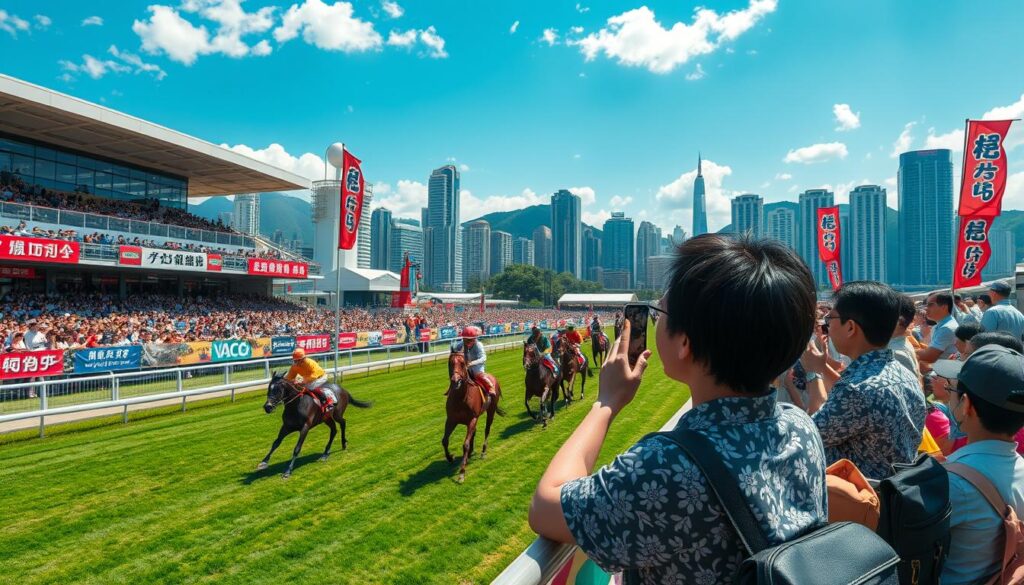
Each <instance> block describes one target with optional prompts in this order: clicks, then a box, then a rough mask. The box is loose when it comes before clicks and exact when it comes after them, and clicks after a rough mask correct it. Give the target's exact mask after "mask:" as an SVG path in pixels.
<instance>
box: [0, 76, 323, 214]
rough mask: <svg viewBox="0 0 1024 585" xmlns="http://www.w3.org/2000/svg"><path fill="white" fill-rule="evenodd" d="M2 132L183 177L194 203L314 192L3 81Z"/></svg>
mask: <svg viewBox="0 0 1024 585" xmlns="http://www.w3.org/2000/svg"><path fill="white" fill-rule="evenodd" d="M0 132H5V133H7V134H12V135H15V136H21V137H25V138H30V139H35V140H39V141H41V142H47V143H50V144H52V145H54V146H60V147H64V148H69V149H73V150H76V151H79V152H82V153H85V154H90V155H94V156H100V157H104V158H107V159H112V160H115V161H122V162H124V163H127V164H132V165H137V166H140V167H143V168H148V169H151V170H153V171H158V172H163V173H167V174H170V175H175V176H178V177H185V178H187V179H188V195H189V197H199V196H204V197H205V196H210V195H230V194H235V193H260V192H264V191H294V190H297V189H308V188H309V186H310V182H309V180H308V179H306V178H305V177H301V176H299V175H296V174H294V173H290V172H288V171H285V170H282V169H279V168H276V167H273V166H271V165H268V164H266V163H262V162H259V161H257V160H253V159H251V158H249V157H247V156H244V155H241V154H238V153H237V152H234V151H231V150H228V149H226V148H223V147H221V146H217V145H215V144H212V143H209V142H206V141H204V140H200V139H198V138H193V137H192V136H188V135H187V134H182V133H181V132H177V131H175V130H171V129H169V128H165V127H163V126H159V125H157V124H153V123H151V122H147V121H145V120H141V119H139V118H135V117H133V116H129V115H128V114H123V113H121V112H117V111H114V110H111V109H110V108H106V107H103V106H100V105H97V104H93V103H90V102H87V101H84V100H81V99H78V98H75V97H71V96H69V95H66V94H63V93H59V92H56V91H53V90H50V89H46V88H44V87H40V86H38V85H33V84H31V83H28V82H25V81H22V80H20V79H16V78H14V77H10V76H7V75H3V74H0Z"/></svg>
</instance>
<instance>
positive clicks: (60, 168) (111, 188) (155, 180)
mask: <svg viewBox="0 0 1024 585" xmlns="http://www.w3.org/2000/svg"><path fill="white" fill-rule="evenodd" d="M0 173H10V174H12V175H14V176H17V177H20V178H21V180H23V181H25V183H27V184H30V185H40V186H43V187H46V188H47V189H55V190H57V191H68V192H79V193H89V194H91V195H97V196H99V197H107V198H110V199H120V200H123V201H137V200H142V199H157V200H159V201H160V206H161V207H175V208H178V209H187V208H188V180H187V179H181V178H178V177H172V176H169V175H163V174H158V173H154V172H152V171H148V170H145V169H141V168H138V167H133V166H130V165H124V164H118V163H112V162H110V161H106V160H103V159H99V158H95V157H91V156H86V155H81V154H77V153H75V152H72V151H69V150H66V149H61V148H58V147H50V146H47V145H44V144H40V143H35V142H31V141H28V140H24V139H22V138H14V137H11V136H6V135H0Z"/></svg>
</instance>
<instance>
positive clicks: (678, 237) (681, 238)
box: [672, 225, 686, 246]
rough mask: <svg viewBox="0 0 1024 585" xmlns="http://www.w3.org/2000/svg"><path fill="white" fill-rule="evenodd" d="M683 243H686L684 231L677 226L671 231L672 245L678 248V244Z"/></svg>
mask: <svg viewBox="0 0 1024 585" xmlns="http://www.w3.org/2000/svg"><path fill="white" fill-rule="evenodd" d="M685 241H686V230H684V229H683V226H679V225H677V226H676V227H675V228H674V229H673V230H672V245H674V246H678V245H679V244H682V243H683V242H685Z"/></svg>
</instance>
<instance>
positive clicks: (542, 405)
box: [540, 386, 553, 429]
mask: <svg viewBox="0 0 1024 585" xmlns="http://www.w3.org/2000/svg"><path fill="white" fill-rule="evenodd" d="M549 393H550V390H548V387H547V386H545V387H544V391H543V392H541V393H540V419H541V422H543V423H544V428H545V429H546V428H548V418H550V417H551V416H553V415H550V414H549V413H547V412H546V411H547V408H545V407H546V406H547V401H548V394H549Z"/></svg>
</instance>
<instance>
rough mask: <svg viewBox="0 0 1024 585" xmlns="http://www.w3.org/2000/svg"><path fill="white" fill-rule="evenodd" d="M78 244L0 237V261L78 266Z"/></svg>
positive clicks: (62, 241)
mask: <svg viewBox="0 0 1024 585" xmlns="http://www.w3.org/2000/svg"><path fill="white" fill-rule="evenodd" d="M78 254H79V247H78V242H65V241H64V240H43V239H40V238H21V237H18V236H0V260H21V261H27V262H54V263H57V264H78Z"/></svg>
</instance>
